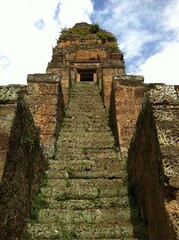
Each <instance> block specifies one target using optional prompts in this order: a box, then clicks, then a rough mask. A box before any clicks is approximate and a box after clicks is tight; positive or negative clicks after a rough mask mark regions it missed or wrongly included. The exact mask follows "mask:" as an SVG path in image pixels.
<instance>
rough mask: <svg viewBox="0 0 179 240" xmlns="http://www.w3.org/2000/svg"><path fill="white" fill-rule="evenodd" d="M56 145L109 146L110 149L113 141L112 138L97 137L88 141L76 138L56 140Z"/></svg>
mask: <svg viewBox="0 0 179 240" xmlns="http://www.w3.org/2000/svg"><path fill="white" fill-rule="evenodd" d="M57 146H58V147H59V148H76V147H77V148H109V149H112V148H113V147H114V141H112V140H110V139H109V140H106V139H104V140H101V141H98V140H97V139H92V140H89V141H84V142H81V141H80V140H77V141H75V142H69V141H63V142H62V141H58V143H57Z"/></svg>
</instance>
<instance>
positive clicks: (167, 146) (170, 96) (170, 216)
mask: <svg viewBox="0 0 179 240" xmlns="http://www.w3.org/2000/svg"><path fill="white" fill-rule="evenodd" d="M148 91H149V92H148V94H147V95H146V98H145V101H144V104H143V108H142V111H141V112H140V115H139V119H138V122H137V125H136V132H135V134H134V137H133V139H132V142H131V146H130V149H129V155H128V170H129V176H130V183H131V187H132V189H133V191H134V193H135V195H136V197H137V200H138V203H139V205H140V208H141V212H142V215H143V217H144V219H145V221H146V223H147V224H148V231H149V239H150V240H154V239H163V240H169V239H171V240H172V239H178V238H179V236H177V232H178V230H177V228H178V223H177V221H178V220H177V219H178V218H179V216H178V204H177V192H178V184H177V179H178V171H177V168H178V164H179V162H178V156H179V155H178V153H179V151H178V143H177V138H178V137H177V136H178V134H177V133H178V117H177V116H179V114H178V111H179V108H178V100H177V94H176V91H175V88H174V86H166V85H155V84H154V85H150V86H148ZM169 190H170V191H169Z"/></svg>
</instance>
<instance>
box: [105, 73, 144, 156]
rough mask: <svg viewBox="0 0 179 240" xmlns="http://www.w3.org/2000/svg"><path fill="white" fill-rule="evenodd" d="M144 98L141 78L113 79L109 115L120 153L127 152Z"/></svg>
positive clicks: (124, 77) (122, 77)
mask: <svg viewBox="0 0 179 240" xmlns="http://www.w3.org/2000/svg"><path fill="white" fill-rule="evenodd" d="M143 98H144V85H143V77H142V76H133V75H125V76H124V75H123V76H119V77H114V80H113V85H112V94H111V103H110V112H111V113H110V115H111V122H112V125H113V130H114V134H115V135H116V137H117V142H118V144H119V145H120V148H121V151H122V152H127V151H128V148H129V146H130V141H131V139H132V136H133V134H134V132H135V125H136V121H137V118H138V116H139V113H140V110H141V106H142V102H143Z"/></svg>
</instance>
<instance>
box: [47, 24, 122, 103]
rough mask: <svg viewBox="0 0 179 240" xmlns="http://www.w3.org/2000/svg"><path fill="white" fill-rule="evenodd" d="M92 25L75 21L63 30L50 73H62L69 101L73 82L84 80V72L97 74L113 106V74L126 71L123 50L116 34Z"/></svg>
mask: <svg viewBox="0 0 179 240" xmlns="http://www.w3.org/2000/svg"><path fill="white" fill-rule="evenodd" d="M80 24H81V23H80ZM91 27H92V25H90V24H86V25H84V26H83V25H82V26H81V25H80V26H78V25H75V26H74V27H73V28H70V29H66V30H64V31H62V34H61V36H60V38H59V40H58V43H57V46H56V47H55V48H54V49H53V56H52V60H51V62H50V63H48V67H47V73H57V74H60V76H61V83H62V89H63V95H64V102H65V105H66V104H67V103H68V100H69V89H70V86H73V85H74V84H75V82H79V81H83V80H82V78H83V74H84V73H87V74H89V75H93V77H92V78H93V79H92V81H93V82H97V83H98V84H99V85H100V89H101V91H102V94H103V100H104V104H105V106H106V107H109V104H110V94H111V84H112V79H113V76H114V75H122V74H124V73H125V71H124V60H123V54H122V53H121V51H120V50H119V49H118V47H117V43H116V39H115V37H114V36H113V34H111V33H109V32H107V31H105V30H101V29H100V28H99V29H98V30H97V32H94V33H91V32H90V31H91V30H90V29H91ZM80 31H81V32H82V34H80Z"/></svg>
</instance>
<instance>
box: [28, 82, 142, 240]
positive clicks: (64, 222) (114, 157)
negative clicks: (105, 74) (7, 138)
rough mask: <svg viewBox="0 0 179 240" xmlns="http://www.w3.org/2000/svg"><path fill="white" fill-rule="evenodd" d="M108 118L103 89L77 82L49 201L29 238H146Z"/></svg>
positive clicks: (60, 141)
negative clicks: (129, 192)
mask: <svg viewBox="0 0 179 240" xmlns="http://www.w3.org/2000/svg"><path fill="white" fill-rule="evenodd" d="M108 121H109V118H108V113H107V111H106V109H105V108H104V107H103V103H102V99H101V97H100V94H99V89H98V87H97V86H96V85H94V84H92V83H79V84H77V85H76V87H75V88H74V89H73V91H72V93H71V99H70V103H69V105H68V108H67V109H66V115H65V119H64V122H63V125H62V129H61V131H60V134H59V139H58V142H57V152H56V156H55V159H53V160H50V161H49V169H48V172H47V176H48V181H47V184H46V186H45V187H43V188H42V189H41V192H42V194H44V196H45V197H46V201H47V203H48V204H47V206H46V208H42V209H41V210H40V212H39V218H38V222H37V223H35V224H34V223H29V224H28V228H27V232H26V237H25V239H37V240H42V239H44V240H45V239H62V240H68V239H83V240H85V239H101V240H102V239H103V240H105V239H106V240H107V239H108V240H109V239H121V240H122V239H123V240H124V239H125V240H127V239H128V240H129V239H131V240H132V239H146V238H145V231H144V229H143V225H141V223H140V222H138V221H136V222H132V221H133V217H132V220H131V216H133V214H134V213H135V212H136V211H135V208H134V206H132V207H131V205H130V202H129V198H128V189H127V186H126V183H125V181H124V180H125V178H126V173H125V171H124V166H123V165H124V164H123V160H122V159H121V157H120V154H119V152H118V151H117V149H116V146H115V141H114V136H113V134H112V131H111V129H110V127H109V124H108ZM131 209H132V211H131Z"/></svg>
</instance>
